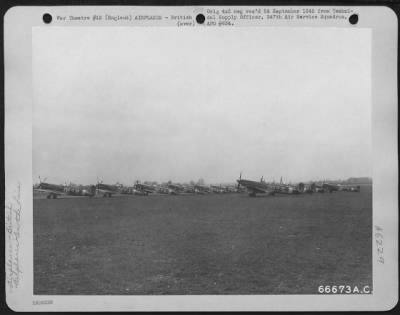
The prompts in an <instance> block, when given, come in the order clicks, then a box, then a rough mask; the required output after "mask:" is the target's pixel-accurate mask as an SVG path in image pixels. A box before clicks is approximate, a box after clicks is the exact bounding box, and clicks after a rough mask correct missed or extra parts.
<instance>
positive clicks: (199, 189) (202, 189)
mask: <svg viewBox="0 0 400 315" xmlns="http://www.w3.org/2000/svg"><path fill="white" fill-rule="evenodd" d="M194 191H195V193H196V194H200V195H205V194H209V193H211V191H210V188H209V187H207V186H205V185H200V184H195V185H194Z"/></svg>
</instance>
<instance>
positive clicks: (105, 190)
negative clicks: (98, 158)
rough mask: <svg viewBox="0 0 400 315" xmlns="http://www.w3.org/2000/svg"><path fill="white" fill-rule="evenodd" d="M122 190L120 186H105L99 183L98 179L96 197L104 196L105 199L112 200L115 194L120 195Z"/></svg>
mask: <svg viewBox="0 0 400 315" xmlns="http://www.w3.org/2000/svg"><path fill="white" fill-rule="evenodd" d="M120 193H121V189H120V185H118V184H116V185H109V184H103V181H99V180H98V179H97V185H96V195H101V194H103V197H104V198H107V197H108V198H111V197H112V195H115V194H120Z"/></svg>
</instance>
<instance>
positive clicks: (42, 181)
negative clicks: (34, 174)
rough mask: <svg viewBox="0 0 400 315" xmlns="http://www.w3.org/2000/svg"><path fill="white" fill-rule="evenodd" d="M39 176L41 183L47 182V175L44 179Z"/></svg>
mask: <svg viewBox="0 0 400 315" xmlns="http://www.w3.org/2000/svg"><path fill="white" fill-rule="evenodd" d="M38 177H39V184H41V183H44V182H46V179H47V177H45V178H44V180H42V179H41V178H40V176H38Z"/></svg>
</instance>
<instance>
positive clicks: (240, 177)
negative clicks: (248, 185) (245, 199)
mask: <svg viewBox="0 0 400 315" xmlns="http://www.w3.org/2000/svg"><path fill="white" fill-rule="evenodd" d="M241 181H242V172H240V176H239V180H238V185H237V191H239V189H240V182H241Z"/></svg>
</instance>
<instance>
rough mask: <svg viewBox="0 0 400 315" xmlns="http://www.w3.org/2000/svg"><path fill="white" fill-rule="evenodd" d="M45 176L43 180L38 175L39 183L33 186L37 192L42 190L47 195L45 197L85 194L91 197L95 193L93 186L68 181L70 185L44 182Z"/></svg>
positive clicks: (53, 197) (54, 197)
mask: <svg viewBox="0 0 400 315" xmlns="http://www.w3.org/2000/svg"><path fill="white" fill-rule="evenodd" d="M46 179H47V178H45V179H44V180H43V181H42V179H41V178H40V176H39V185H37V187H35V188H34V190H35V191H37V192H44V193H47V194H48V195H47V196H46V198H47V199H56V198H57V197H58V196H87V197H93V196H94V195H95V187H94V186H76V185H73V184H71V183H70V185H67V184H65V185H57V184H50V183H46V182H45V181H46Z"/></svg>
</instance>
